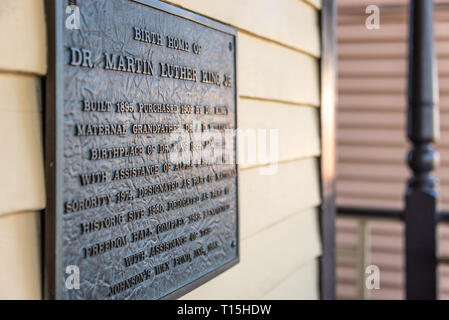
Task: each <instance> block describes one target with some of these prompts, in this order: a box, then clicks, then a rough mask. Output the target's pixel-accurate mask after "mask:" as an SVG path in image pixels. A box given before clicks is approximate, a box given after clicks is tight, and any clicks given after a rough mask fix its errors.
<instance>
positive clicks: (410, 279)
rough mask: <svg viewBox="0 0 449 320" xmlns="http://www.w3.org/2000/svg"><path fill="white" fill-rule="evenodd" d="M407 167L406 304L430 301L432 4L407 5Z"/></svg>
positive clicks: (434, 100) (434, 98)
mask: <svg viewBox="0 0 449 320" xmlns="http://www.w3.org/2000/svg"><path fill="white" fill-rule="evenodd" d="M409 21H410V33H409V76H408V77H409V78H408V138H409V140H410V141H411V143H412V146H411V150H410V152H409V154H408V164H409V167H410V169H411V170H412V172H413V174H412V177H411V178H410V179H409V181H408V188H407V192H406V196H405V227H406V231H405V233H406V291H407V299H436V297H437V279H436V266H437V264H436V231H435V229H436V205H437V193H436V190H435V184H436V183H435V179H434V178H433V177H432V170H433V169H434V167H435V164H436V162H437V160H438V154H437V152H436V151H435V150H434V149H433V147H432V144H433V142H434V141H435V139H436V138H437V137H438V135H439V118H438V117H439V114H438V78H437V67H436V60H435V50H434V38H433V4H432V0H411V1H410V19H409Z"/></svg>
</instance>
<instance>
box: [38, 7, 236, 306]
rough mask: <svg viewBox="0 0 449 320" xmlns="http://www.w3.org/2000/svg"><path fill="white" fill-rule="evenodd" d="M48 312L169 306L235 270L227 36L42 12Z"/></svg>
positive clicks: (143, 14) (187, 26) (165, 12)
mask: <svg viewBox="0 0 449 320" xmlns="http://www.w3.org/2000/svg"><path fill="white" fill-rule="evenodd" d="M47 16H48V18H49V19H48V20H49V21H48V34H49V74H48V77H47V99H46V105H47V108H46V124H45V135H46V169H47V185H48V189H47V193H48V196H47V198H48V202H47V210H46V221H45V234H46V247H45V272H46V281H45V283H46V292H47V295H48V298H56V299H160V298H176V297H179V296H181V295H183V294H185V293H186V292H188V291H190V290H192V289H193V288H195V287H197V286H198V285H200V284H201V283H204V282H205V281H207V280H209V279H211V278H212V277H214V276H216V275H217V274H219V273H220V272H222V271H224V270H226V269H227V268H229V267H230V266H232V265H234V264H235V263H237V261H238V228H237V225H238V223H237V222H238V219H237V211H238V209H237V165H236V161H235V160H236V159H235V157H236V152H235V150H236V142H235V130H234V129H235V128H236V54H235V49H236V48H235V45H236V32H235V30H234V29H232V28H230V27H228V26H225V25H223V24H220V23H217V22H215V21H212V20H209V19H206V18H204V17H201V16H198V15H196V14H193V13H191V12H188V11H185V10H182V9H180V8H177V7H174V6H171V5H168V4H165V3H162V2H159V1H150V0H139V1H131V0H114V1H111V0H77V1H68V0H64V1H59V0H58V1H48V6H47Z"/></svg>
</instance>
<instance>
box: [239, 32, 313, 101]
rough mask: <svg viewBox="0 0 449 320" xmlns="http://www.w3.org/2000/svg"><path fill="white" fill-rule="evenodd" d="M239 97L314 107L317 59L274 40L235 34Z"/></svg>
mask: <svg viewBox="0 0 449 320" xmlns="http://www.w3.org/2000/svg"><path fill="white" fill-rule="evenodd" d="M237 51H238V60H237V63H238V80H237V81H238V86H239V94H240V96H249V97H256V98H264V99H272V100H279V101H287V102H293V103H299V104H305V105H312V106H318V105H319V104H320V94H319V64H318V60H317V59H315V58H313V57H310V56H307V55H305V54H302V53H300V52H297V51H294V50H291V49H288V48H285V47H282V46H279V45H276V44H274V43H271V42H268V41H265V40H262V39H259V38H255V37H252V36H250V35H248V34H244V33H239V37H238V48H237Z"/></svg>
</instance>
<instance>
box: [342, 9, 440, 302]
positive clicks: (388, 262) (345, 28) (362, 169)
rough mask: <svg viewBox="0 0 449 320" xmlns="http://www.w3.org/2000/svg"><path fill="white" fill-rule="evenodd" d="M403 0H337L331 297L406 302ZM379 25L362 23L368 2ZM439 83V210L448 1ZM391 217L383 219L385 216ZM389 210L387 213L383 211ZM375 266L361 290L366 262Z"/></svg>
mask: <svg viewBox="0 0 449 320" xmlns="http://www.w3.org/2000/svg"><path fill="white" fill-rule="evenodd" d="M408 2H409V1H407V0H377V1H365V0H338V2H337V5H338V14H337V17H338V18H337V24H338V30H337V34H338V82H337V85H338V104H337V113H336V114H337V119H336V120H337V157H338V158H337V206H338V212H339V214H338V219H337V298H338V299H404V298H405V290H404V277H405V273H404V234H403V232H404V228H403V223H402V222H401V221H400V220H399V219H397V218H395V215H398V214H399V212H400V211H401V210H402V209H403V206H404V200H403V197H404V193H405V188H406V181H407V178H408V177H409V175H410V173H409V172H408V167H407V164H406V154H407V151H408V149H409V146H408V142H407V138H406V107H407V104H406V102H407V45H408V43H407V41H408ZM372 4H374V5H377V6H379V8H380V29H373V30H369V29H367V28H366V27H365V20H366V18H367V16H368V15H367V13H365V9H366V7H367V6H368V5H372ZM434 5H435V7H434V21H435V25H434V33H435V43H436V52H437V59H438V73H439V87H440V121H441V133H440V139H439V142H438V143H437V145H436V149H437V151H438V152H439V153H440V166H439V168H438V169H437V170H436V172H435V175H436V177H437V178H438V179H439V182H440V185H439V189H438V191H439V195H440V203H439V210H440V211H449V1H438V0H437V1H434ZM386 216H387V217H386ZM389 216H391V217H392V218H388V217H389ZM438 229H439V230H438V257H439V279H438V284H439V286H440V287H439V298H440V299H449V263H448V260H449V259H448V258H447V257H449V225H448V224H443V223H440V224H439V228H438ZM371 264H374V265H377V266H378V267H379V268H380V289H379V290H367V289H366V287H365V278H366V275H365V268H366V266H368V265H371Z"/></svg>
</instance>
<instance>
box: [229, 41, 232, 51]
mask: <svg viewBox="0 0 449 320" xmlns="http://www.w3.org/2000/svg"><path fill="white" fill-rule="evenodd" d="M229 51H232V42H229Z"/></svg>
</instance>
